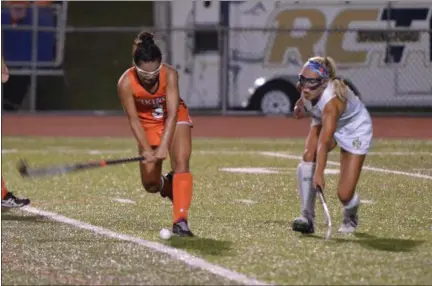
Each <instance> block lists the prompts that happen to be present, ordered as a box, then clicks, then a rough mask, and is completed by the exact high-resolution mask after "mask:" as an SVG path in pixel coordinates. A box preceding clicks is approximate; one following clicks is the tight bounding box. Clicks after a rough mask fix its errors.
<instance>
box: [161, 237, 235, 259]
mask: <svg viewBox="0 0 432 286" xmlns="http://www.w3.org/2000/svg"><path fill="white" fill-rule="evenodd" d="M167 244H168V245H170V246H172V247H175V248H180V249H185V250H195V251H198V252H200V253H201V254H204V255H215V256H227V255H228V253H229V251H230V250H231V248H232V247H231V245H232V242H231V241H224V240H215V239H211V238H201V237H192V238H189V237H187V238H186V237H178V236H172V237H171V239H170V240H169V241H168V242H167Z"/></svg>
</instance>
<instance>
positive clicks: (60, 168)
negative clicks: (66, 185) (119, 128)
mask: <svg viewBox="0 0 432 286" xmlns="http://www.w3.org/2000/svg"><path fill="white" fill-rule="evenodd" d="M143 160H144V157H143V156H139V157H131V158H122V159H113V160H103V159H102V160H98V161H90V162H86V163H76V164H70V165H57V166H51V167H45V168H30V167H29V166H28V164H27V163H26V162H25V161H24V160H21V161H20V162H19V163H18V172H19V173H20V174H21V176H22V177H27V178H31V177H42V176H55V175H64V174H67V173H71V172H75V171H82V170H88V169H94V168H101V167H106V166H111V165H117V164H123V163H129V162H137V161H143Z"/></svg>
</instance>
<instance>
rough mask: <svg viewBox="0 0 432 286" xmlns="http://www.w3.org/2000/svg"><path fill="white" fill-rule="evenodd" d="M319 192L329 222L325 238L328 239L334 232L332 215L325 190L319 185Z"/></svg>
mask: <svg viewBox="0 0 432 286" xmlns="http://www.w3.org/2000/svg"><path fill="white" fill-rule="evenodd" d="M317 193H318V197H319V198H320V201H321V204H322V206H323V209H324V216H325V219H326V223H327V234H326V237H325V239H326V240H328V239H330V237H331V234H332V222H331V217H330V212H329V209H328V207H327V202H326V199H325V196H324V192H323V191H322V189H321V187H320V186H318V187H317Z"/></svg>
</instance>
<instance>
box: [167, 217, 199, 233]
mask: <svg viewBox="0 0 432 286" xmlns="http://www.w3.org/2000/svg"><path fill="white" fill-rule="evenodd" d="M172 232H173V234H175V235H178V236H183V237H185V236H189V237H193V236H194V234H193V233H192V231H190V229H189V225H188V222H187V220H185V219H180V220H179V221H177V222H176V223H174V224H173V229H172Z"/></svg>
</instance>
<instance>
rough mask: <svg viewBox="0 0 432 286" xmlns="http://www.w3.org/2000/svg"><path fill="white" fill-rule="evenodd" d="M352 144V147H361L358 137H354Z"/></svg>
mask: <svg viewBox="0 0 432 286" xmlns="http://www.w3.org/2000/svg"><path fill="white" fill-rule="evenodd" d="M352 145H353V147H354V148H356V149H359V148H360V147H361V142H360V139H358V138H356V139H354V140H353V142H352Z"/></svg>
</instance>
